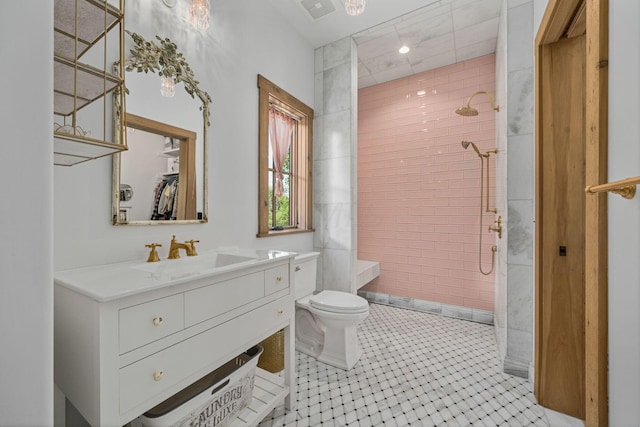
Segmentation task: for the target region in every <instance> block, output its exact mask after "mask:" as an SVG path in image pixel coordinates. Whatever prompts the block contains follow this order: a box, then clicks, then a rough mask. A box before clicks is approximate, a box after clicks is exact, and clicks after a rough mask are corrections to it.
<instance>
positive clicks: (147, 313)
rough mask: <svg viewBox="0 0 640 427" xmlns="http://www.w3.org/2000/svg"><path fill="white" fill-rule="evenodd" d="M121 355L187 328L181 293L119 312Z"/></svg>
mask: <svg viewBox="0 0 640 427" xmlns="http://www.w3.org/2000/svg"><path fill="white" fill-rule="evenodd" d="M118 325H119V337H120V339H119V342H120V354H123V353H126V352H128V351H130V350H133V349H135V348H138V347H141V346H143V345H145V344H148V343H150V342H153V341H155V340H158V339H160V338H164V337H166V336H168V335H171V334H173V333H175V332H178V331H180V330H182V329H183V328H184V304H183V296H182V294H177V295H172V296H169V297H166V298H161V299H157V300H154V301H149V302H146V303H144V304H139V305H134V306H132V307H127V308H124V309H122V310H120V312H119V313H118Z"/></svg>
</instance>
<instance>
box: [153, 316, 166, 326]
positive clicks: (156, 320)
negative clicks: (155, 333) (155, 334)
mask: <svg viewBox="0 0 640 427" xmlns="http://www.w3.org/2000/svg"><path fill="white" fill-rule="evenodd" d="M162 322H164V319H163V318H162V317H154V318H153V326H160V325H162Z"/></svg>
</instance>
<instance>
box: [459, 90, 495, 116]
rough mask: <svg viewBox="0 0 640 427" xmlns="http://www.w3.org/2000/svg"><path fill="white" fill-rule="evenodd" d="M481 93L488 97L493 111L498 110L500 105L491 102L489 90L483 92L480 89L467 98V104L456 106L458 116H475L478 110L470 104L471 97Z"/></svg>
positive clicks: (491, 96)
mask: <svg viewBox="0 0 640 427" xmlns="http://www.w3.org/2000/svg"><path fill="white" fill-rule="evenodd" d="M481 93H484V94H485V95H487V96H488V97H489V101H491V108H493V109H494V110H495V111H500V106H499V105H495V104H494V103H493V95H491V94H490V93H489V92H485V91H484V90H480V91H478V92H475V93H473V94H472V95H471V96H470V97H469V99H467V105H465V106H462V107H460V108H458V109H457V110H456V114H458V115H460V116H464V117H470V116H477V115H478V110H477V109H475V108H473V107H472V106H471V99H473V97H474V96H476V95H479V94H481Z"/></svg>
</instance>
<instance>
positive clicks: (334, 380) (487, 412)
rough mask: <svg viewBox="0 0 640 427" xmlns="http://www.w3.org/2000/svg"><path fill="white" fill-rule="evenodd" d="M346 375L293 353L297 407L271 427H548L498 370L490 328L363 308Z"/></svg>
mask: <svg viewBox="0 0 640 427" xmlns="http://www.w3.org/2000/svg"><path fill="white" fill-rule="evenodd" d="M358 335H359V338H360V343H361V345H362V348H363V351H364V355H363V356H362V358H361V359H360V361H359V362H358V364H357V365H356V366H355V367H354V368H353V369H351V370H350V371H348V372H345V371H343V370H341V369H338V368H334V367H332V366H328V365H325V364H323V363H320V362H317V361H316V360H315V359H313V358H311V357H308V356H307V355H305V354H302V353H296V355H297V364H298V404H297V408H296V409H295V410H293V411H289V412H287V411H285V409H284V408H283V407H280V408H276V409H275V410H274V411H273V412H272V413H271V414H270V415H269V416H267V417H266V418H265V419H264V420H263V421H262V423H260V426H261V427H271V426H274V427H275V426H287V427H289V426H296V427H298V426H362V427H365V426H509V427H511V426H547V425H548V422H547V419H546V417H545V412H544V410H543V408H542V407H540V406H538V405H537V404H536V403H535V398H534V396H533V393H532V390H531V387H530V385H529V383H528V382H527V381H526V380H524V379H522V378H517V377H512V376H510V375H507V374H504V373H502V372H501V370H500V366H499V362H498V351H497V347H496V341H495V337H494V332H493V327H492V326H490V325H484V324H480V323H474V322H469V321H464V320H458V319H452V318H447V317H442V316H437V315H433V314H427V313H420V312H417V311H411V310H405V309H401V308H395V307H389V306H384V305H378V304H370V315H369V317H368V318H367V320H365V322H363V323H362V325H360V329H359V332H358Z"/></svg>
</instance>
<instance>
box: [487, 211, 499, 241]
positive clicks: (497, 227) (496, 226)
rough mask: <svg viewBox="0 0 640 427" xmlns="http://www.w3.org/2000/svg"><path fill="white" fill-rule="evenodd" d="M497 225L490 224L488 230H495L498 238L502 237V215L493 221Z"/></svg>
mask: <svg viewBox="0 0 640 427" xmlns="http://www.w3.org/2000/svg"><path fill="white" fill-rule="evenodd" d="M495 223H496V224H497V225H490V226H489V231H495V232H496V233H498V239H502V216H499V217H498V220H497V221H495Z"/></svg>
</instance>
